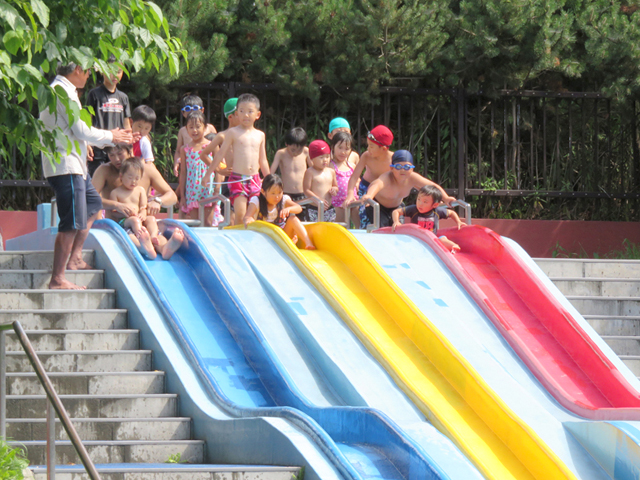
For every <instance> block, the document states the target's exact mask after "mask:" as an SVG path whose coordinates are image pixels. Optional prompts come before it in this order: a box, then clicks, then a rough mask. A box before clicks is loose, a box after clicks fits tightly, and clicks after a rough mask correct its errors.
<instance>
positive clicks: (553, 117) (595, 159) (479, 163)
mask: <svg viewBox="0 0 640 480" xmlns="http://www.w3.org/2000/svg"><path fill="white" fill-rule="evenodd" d="M124 89H125V91H126V86H125V87H124ZM245 92H251V93H254V94H256V95H257V96H258V97H259V98H260V100H261V104H262V105H261V110H262V117H261V118H260V120H259V121H258V128H260V129H262V130H264V131H265V132H266V134H267V154H268V156H269V158H273V154H274V153H275V151H276V150H277V149H278V148H282V147H283V146H284V145H283V138H284V135H285V133H286V132H287V130H288V129H290V128H292V127H295V126H302V127H303V128H305V129H306V130H307V133H308V135H309V139H310V140H311V139H314V138H325V137H326V132H327V127H328V123H329V121H330V120H331V118H333V117H335V116H343V117H345V118H347V119H348V120H349V122H350V123H351V126H352V133H353V135H354V137H355V140H356V146H355V148H356V149H357V150H359V151H360V152H362V151H364V149H366V134H367V132H368V131H369V130H370V129H371V128H372V127H373V126H375V125H377V124H381V123H382V124H385V125H387V126H389V127H390V128H391V129H392V131H393V132H394V135H395V141H394V144H393V148H394V149H398V148H405V149H407V150H410V151H411V152H412V153H413V155H414V158H415V161H416V164H417V165H418V171H419V172H421V173H423V174H424V175H425V176H427V177H429V178H431V179H433V180H434V181H436V182H438V183H440V184H441V185H442V186H443V187H445V188H446V189H447V190H448V191H449V192H451V193H453V194H454V195H455V196H457V197H459V198H463V199H467V200H468V201H469V200H471V201H480V202H481V201H482V198H483V197H492V198H495V197H511V198H513V197H529V196H532V195H533V196H535V197H536V198H537V199H540V198H545V197H547V198H553V197H558V198H564V199H580V198H582V199H592V200H596V199H607V200H610V201H615V202H617V203H616V205H614V208H615V207H616V206H618V207H619V206H621V205H622V203H624V204H625V205H627V206H628V205H631V207H630V208H631V211H632V212H637V205H638V199H640V192H639V191H638V189H637V188H636V185H638V181H639V180H640V153H639V149H638V132H637V125H636V105H635V102H634V103H633V104H630V105H616V106H615V107H614V106H613V105H612V102H611V100H609V99H607V98H605V97H604V96H603V95H601V94H599V93H584V92H538V91H518V92H516V91H503V92H498V93H497V94H496V95H495V96H486V95H483V94H468V93H466V92H465V91H464V90H460V89H453V90H429V89H408V88H393V87H387V88H382V89H381V92H380V95H379V97H378V101H377V102H376V103H375V104H370V105H358V104H353V103H350V102H349V93H350V92H349V91H344V92H337V91H334V90H328V89H326V90H322V93H321V95H320V100H319V101H318V102H316V103H313V104H312V102H310V101H308V100H306V99H301V98H297V97H294V96H290V95H287V94H286V93H283V92H281V91H278V89H277V88H276V87H275V86H274V85H271V84H240V83H234V82H229V83H207V84H192V85H183V86H180V87H175V88H171V89H168V90H167V89H164V90H162V91H160V90H158V91H152V94H151V96H150V97H149V98H148V99H147V103H148V104H149V105H151V106H152V107H153V108H154V109H155V111H156V113H157V114H158V118H159V121H158V123H157V124H156V131H155V137H154V147H155V149H156V153H157V163H158V166H159V167H160V168H161V170H162V171H163V173H164V174H165V175H166V177H167V178H168V179H169V180H171V181H175V179H174V178H173V176H172V174H171V172H170V170H171V168H170V165H171V162H172V158H171V157H172V152H173V148H174V147H175V133H177V128H178V127H179V126H180V125H182V121H183V119H182V116H181V115H180V112H179V107H178V102H179V98H180V97H181V96H182V95H183V94H185V93H194V94H198V95H199V96H200V97H202V99H203V101H204V104H205V109H206V110H205V114H206V115H207V117H208V119H209V121H210V122H211V123H213V124H214V125H215V126H216V128H218V129H224V128H226V125H225V120H224V118H223V105H224V102H225V101H226V100H227V98H229V97H230V96H237V95H239V94H241V93H245ZM14 155H15V152H14ZM22 163H25V164H26V165H25V166H23V168H27V171H24V170H20V165H22ZM29 163H31V165H30V166H29ZM2 167H3V168H2V180H1V181H0V186H3V187H7V186H10V185H11V182H12V181H16V180H23V181H26V180H31V181H33V180H38V179H39V175H40V171H39V160H38V159H35V160H32V161H31V162H29V161H27V162H22V161H16V158H15V156H14V157H13V158H4V159H3V165H2ZM7 167H8V168H7ZM12 175H13V176H12ZM28 188H33V187H32V186H31V187H28ZM3 190H6V189H3ZM14 195H15V194H14ZM3 202H4V195H3ZM621 202H622V203H621ZM629 202H631V203H629ZM627 217H628V215H627Z"/></svg>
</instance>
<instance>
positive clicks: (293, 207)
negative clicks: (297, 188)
mask: <svg viewBox="0 0 640 480" xmlns="http://www.w3.org/2000/svg"><path fill="white" fill-rule="evenodd" d="M290 213H296V214H298V213H302V207H301V206H300V205H299V204H297V203H296V202H294V201H293V200H291V199H290V198H287V200H286V201H285V202H284V208H283V209H282V211H281V212H280V215H282V216H283V217H285V218H286V217H288V216H289V214H290Z"/></svg>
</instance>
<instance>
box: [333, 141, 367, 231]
mask: <svg viewBox="0 0 640 480" xmlns="http://www.w3.org/2000/svg"><path fill="white" fill-rule="evenodd" d="M352 144H353V138H352V137H351V135H350V134H348V133H345V132H338V133H336V134H335V135H334V136H333V138H332V139H331V152H332V153H333V159H332V160H331V166H332V167H333V168H334V170H335V171H336V177H337V179H338V194H337V195H336V196H334V197H333V198H332V199H331V205H333V207H334V208H335V209H336V222H344V221H345V209H344V208H342V204H343V203H344V201H345V200H346V199H347V186H348V185H349V179H350V178H351V175H353V170H354V168H355V167H356V166H355V164H354V165H352V164H351V162H350V161H349V156H350V155H351V145H352ZM357 192H358V186H357V185H356V187H355V188H354V192H353V194H354V198H355V199H356V200H357V199H358V194H357ZM351 220H352V221H353V222H354V223H355V226H356V228H358V227H359V225H360V217H359V216H358V209H357V208H353V209H352V210H351Z"/></svg>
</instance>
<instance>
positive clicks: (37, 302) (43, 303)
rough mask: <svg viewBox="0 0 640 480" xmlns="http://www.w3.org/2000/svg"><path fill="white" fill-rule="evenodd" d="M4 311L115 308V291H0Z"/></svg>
mask: <svg viewBox="0 0 640 480" xmlns="http://www.w3.org/2000/svg"><path fill="white" fill-rule="evenodd" d="M0 305H1V306H2V308H3V309H4V310H16V309H18V310H21V309H30V310H31V309H33V310H37V309H44V310H48V309H56V310H60V309H73V310H79V309H91V310H94V309H96V308H115V306H116V292H115V290H109V289H104V290H102V289H101V290H47V289H43V290H27V289H0Z"/></svg>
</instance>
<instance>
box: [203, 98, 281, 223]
mask: <svg viewBox="0 0 640 480" xmlns="http://www.w3.org/2000/svg"><path fill="white" fill-rule="evenodd" d="M236 115H237V116H238V121H239V125H238V126H237V127H233V128H230V129H228V130H226V131H225V137H224V142H222V146H221V147H220V150H219V151H218V153H216V155H215V156H214V157H213V162H212V163H211V166H210V168H213V170H215V169H217V168H218V166H219V165H220V163H221V162H222V161H223V160H224V158H225V156H226V154H227V152H228V151H229V149H230V148H231V147H233V173H232V174H231V175H230V176H229V191H230V197H231V198H230V199H231V203H232V204H233V209H234V211H235V218H236V224H238V225H239V224H240V223H241V222H242V219H243V218H244V214H245V213H246V212H247V203H248V201H249V199H250V198H251V197H255V196H256V195H258V194H259V193H260V187H261V185H262V181H261V180H260V173H259V172H260V171H261V172H262V174H263V175H265V176H266V175H269V162H268V161H267V151H266V147H265V135H264V132H262V131H260V130H258V129H256V128H255V126H254V124H255V122H256V120H258V119H259V118H260V100H258V97H256V96H255V95H252V94H250V93H245V94H243V95H240V97H239V98H238V111H237V113H236ZM202 182H203V184H206V183H208V181H207V178H206V177H204V178H203V179H202Z"/></svg>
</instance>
